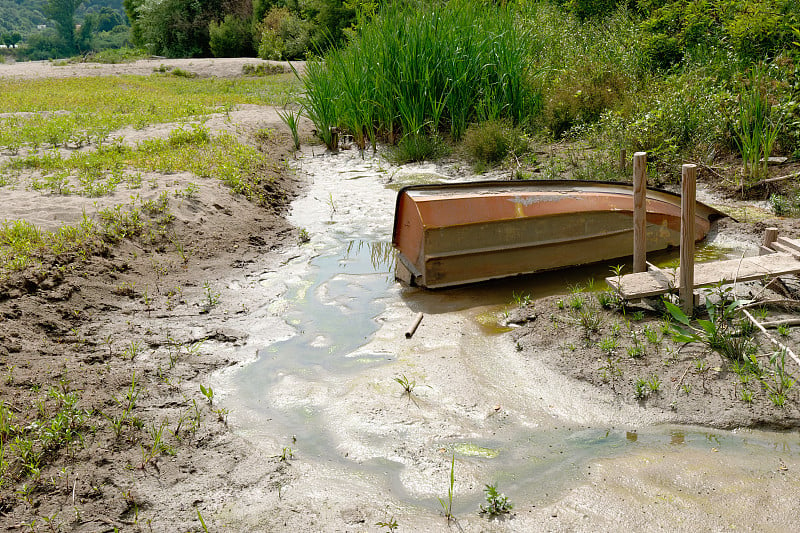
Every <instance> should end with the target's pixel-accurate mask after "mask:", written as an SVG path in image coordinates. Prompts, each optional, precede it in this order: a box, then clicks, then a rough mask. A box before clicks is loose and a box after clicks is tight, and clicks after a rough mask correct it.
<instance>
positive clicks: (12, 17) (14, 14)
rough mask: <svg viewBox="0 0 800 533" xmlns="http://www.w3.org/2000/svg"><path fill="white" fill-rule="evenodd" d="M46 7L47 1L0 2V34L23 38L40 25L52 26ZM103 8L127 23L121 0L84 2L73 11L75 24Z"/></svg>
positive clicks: (10, 0) (1, 0) (17, 0)
mask: <svg viewBox="0 0 800 533" xmlns="http://www.w3.org/2000/svg"><path fill="white" fill-rule="evenodd" d="M46 7H47V0H0V34H3V33H6V32H8V33H11V32H18V33H20V34H21V35H22V36H23V37H25V36H27V35H29V34H31V33H33V32H34V31H36V27H37V26H38V25H40V24H46V25H48V26H52V25H53V21H51V20H49V19H48V17H47V15H46V12H47V11H46ZM104 7H105V8H109V9H111V10H113V11H116V12H118V13H119V14H120V16H121V17H122V20H124V21H126V22H127V20H128V19H127V17H126V16H125V9H123V7H122V0H85V1H84V2H83V3H81V5H80V6H78V9H77V10H76V11H75V22H76V24H80V23H81V22H82V21H83V18H84V16H85V15H86V13H98V12H100V10H101V9H102V8H104Z"/></svg>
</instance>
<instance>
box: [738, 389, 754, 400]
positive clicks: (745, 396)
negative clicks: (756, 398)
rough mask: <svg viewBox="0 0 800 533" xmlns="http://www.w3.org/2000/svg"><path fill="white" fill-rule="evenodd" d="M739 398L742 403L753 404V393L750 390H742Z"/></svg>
mask: <svg viewBox="0 0 800 533" xmlns="http://www.w3.org/2000/svg"><path fill="white" fill-rule="evenodd" d="M741 398H742V401H743V402H744V403H753V391H751V390H750V389H742V396H741Z"/></svg>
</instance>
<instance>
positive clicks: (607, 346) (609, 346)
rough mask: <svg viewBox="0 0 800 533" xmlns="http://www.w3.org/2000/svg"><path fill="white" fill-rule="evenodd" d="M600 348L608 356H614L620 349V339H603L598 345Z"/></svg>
mask: <svg viewBox="0 0 800 533" xmlns="http://www.w3.org/2000/svg"><path fill="white" fill-rule="evenodd" d="M598 346H599V347H600V351H602V352H603V353H605V354H607V355H613V354H614V353H616V351H617V348H619V339H617V338H615V337H603V338H602V339H600V343H599V345H598Z"/></svg>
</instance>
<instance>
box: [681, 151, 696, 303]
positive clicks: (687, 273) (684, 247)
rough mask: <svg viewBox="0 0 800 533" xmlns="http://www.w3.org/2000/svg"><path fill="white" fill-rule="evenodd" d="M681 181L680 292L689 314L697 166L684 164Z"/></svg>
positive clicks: (691, 298)
mask: <svg viewBox="0 0 800 533" xmlns="http://www.w3.org/2000/svg"><path fill="white" fill-rule="evenodd" d="M682 175H683V179H682V181H681V275H680V281H679V283H680V289H679V294H680V298H681V307H682V309H683V312H684V313H686V315H687V316H691V315H692V314H693V310H694V210H695V196H696V193H697V166H696V165H689V164H687V165H683V169H682Z"/></svg>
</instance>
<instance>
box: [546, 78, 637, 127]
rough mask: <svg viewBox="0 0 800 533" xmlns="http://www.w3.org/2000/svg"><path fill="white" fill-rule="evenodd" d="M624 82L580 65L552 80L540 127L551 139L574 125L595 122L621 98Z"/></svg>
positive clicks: (621, 79) (622, 79) (622, 96)
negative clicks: (547, 130)
mask: <svg viewBox="0 0 800 533" xmlns="http://www.w3.org/2000/svg"><path fill="white" fill-rule="evenodd" d="M626 86H627V82H626V80H625V78H624V77H623V75H622V73H621V72H618V71H611V70H607V69H604V68H603V66H602V65H600V66H598V65H593V64H584V65H582V66H580V67H579V68H578V70H577V71H575V72H571V73H567V74H565V75H564V76H563V77H562V78H561V79H556V80H555V82H554V83H553V88H552V90H551V93H550V94H549V97H548V98H547V100H546V103H545V107H544V113H543V114H544V123H545V126H546V127H547V128H548V129H549V130H550V132H551V133H552V134H553V136H554V137H561V136H562V135H563V134H564V133H566V132H567V131H569V130H570V129H571V128H572V127H573V126H575V125H577V124H589V123H592V122H596V121H597V120H598V119H599V118H600V116H601V114H602V113H603V111H605V110H606V109H609V108H611V107H613V106H614V105H615V104H617V103H618V102H620V101H622V100H623V99H624V98H625V88H626Z"/></svg>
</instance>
